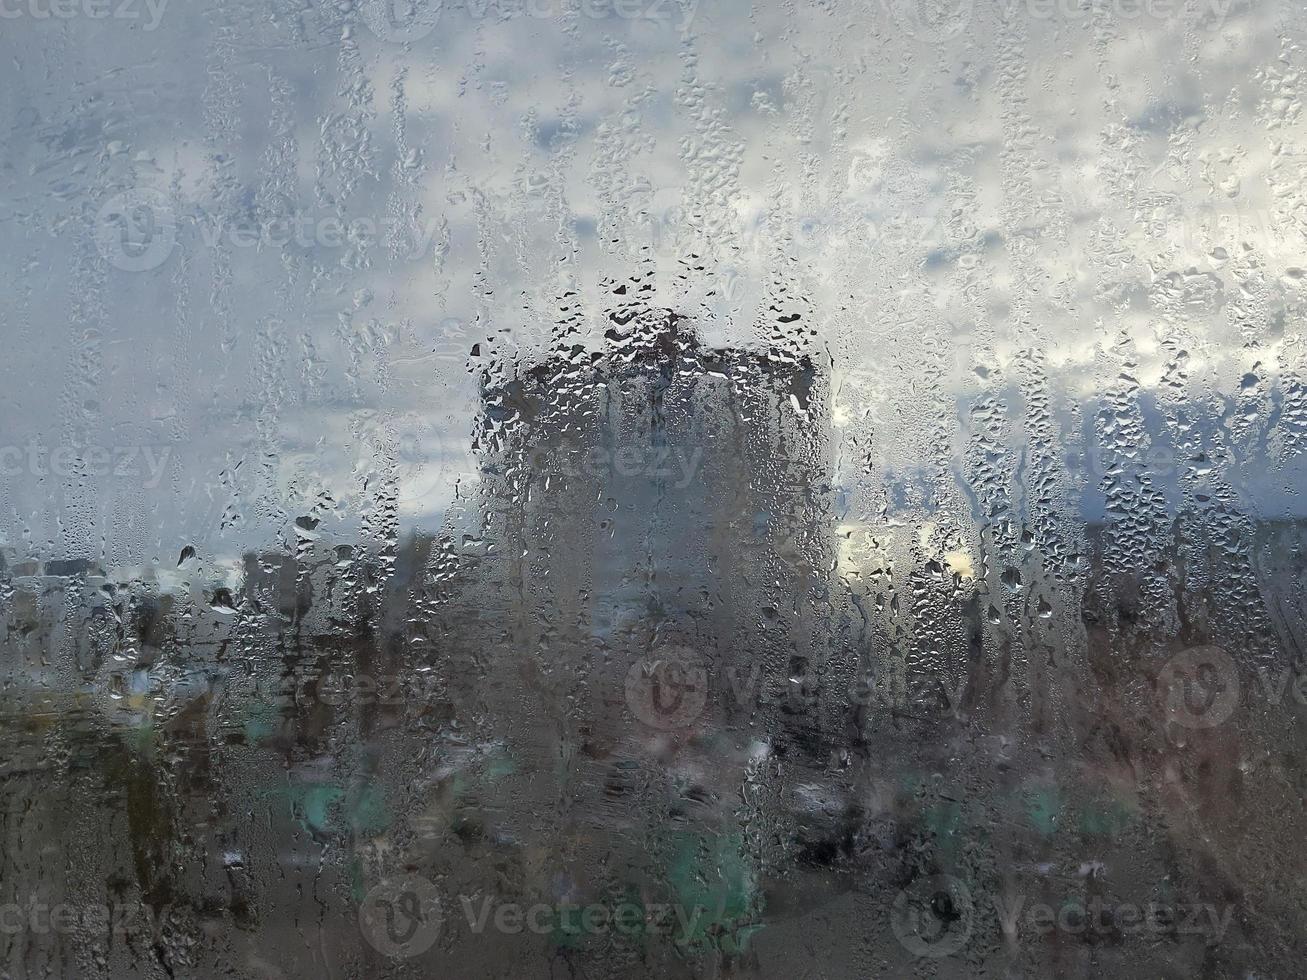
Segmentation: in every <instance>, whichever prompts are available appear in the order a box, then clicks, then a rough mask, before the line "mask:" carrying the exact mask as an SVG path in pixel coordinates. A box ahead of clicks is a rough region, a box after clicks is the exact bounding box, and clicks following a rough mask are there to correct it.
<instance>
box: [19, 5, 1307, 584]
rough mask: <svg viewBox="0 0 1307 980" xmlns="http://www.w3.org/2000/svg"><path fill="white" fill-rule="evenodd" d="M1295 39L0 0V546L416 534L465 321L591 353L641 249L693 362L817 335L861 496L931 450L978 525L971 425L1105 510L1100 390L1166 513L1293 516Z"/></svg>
mask: <svg viewBox="0 0 1307 980" xmlns="http://www.w3.org/2000/svg"><path fill="white" fill-rule="evenodd" d="M417 2H418V3H419V4H421V3H423V2H425V0H417ZM56 10H57V12H58V16H55V15H54V14H55V11H56ZM106 10H107V11H108V13H109V15H108V16H105V17H101V16H99V15H100V14H103V13H104V12H105V11H106ZM1305 32H1307V18H1305V17H1304V16H1303V15H1302V12H1301V9H1300V8H1297V7H1296V6H1295V5H1294V4H1291V3H1288V2H1284V3H1280V2H1266V0H1252V2H1249V0H1229V2H1228V3H1227V2H1226V0H1189V2H1188V3H1180V2H1178V0H1177V2H1172V3H1168V2H1166V0H1094V2H1091V3H1086V4H1071V3H1070V2H1069V0H1058V2H1041V0H1020V2H1017V0H997V2H994V3H988V2H987V3H984V4H981V3H979V2H976V3H975V4H972V3H970V2H968V0H962V2H960V3H948V2H934V0H929V2H924V0H923V2H922V3H913V2H912V0H864V2H853V3H847V2H831V3H818V2H804V3H780V2H770V0H769V2H765V3H764V2H758V3H755V4H752V5H751V4H748V3H743V2H732V0H699V2H697V3H692V0H638V2H637V0H584V2H581V0H575V2H568V3H564V2H563V0H529V2H528V0H522V2H520V3H516V4H509V3H507V2H503V3H499V2H496V0H485V2H471V0H469V2H465V3H457V4H451V3H446V4H444V5H443V6H440V7H436V6H428V7H422V6H419V7H418V8H416V11H413V10H408V9H406V8H405V7H404V5H403V4H400V8H399V9H398V10H397V11H396V10H392V11H389V12H387V11H386V10H384V9H382V7H381V6H380V5H378V4H373V3H364V4H361V5H353V6H351V5H350V4H348V3H345V4H340V3H328V2H325V0H323V2H319V0H312V2H310V3H307V4H292V3H289V2H285V0H271V2H269V0H257V2H248V3H231V2H223V3H213V2H187V3H182V2H180V0H170V2H168V0H153V2H152V3H147V2H146V0H131V2H126V3H124V2H123V0H111V3H110V4H109V5H107V7H106V6H105V5H102V4H100V3H98V2H97V0H60V2H58V3H56V4H55V7H54V8H52V7H51V6H50V4H49V2H48V0H0V55H3V57H0V127H3V130H4V138H3V139H2V140H0V181H2V183H0V187H3V190H0V259H3V262H4V264H5V268H6V269H7V270H8V271H9V275H8V276H7V277H6V286H5V288H4V298H3V302H2V303H0V332H2V336H3V337H4V339H5V340H6V341H7V343H6V344H5V356H4V357H3V358H0V399H3V402H2V403H0V413H2V415H3V418H4V426H3V437H2V441H3V445H0V543H2V544H4V545H7V546H8V547H11V548H14V549H16V550H17V551H18V552H20V553H30V554H39V555H57V556H61V557H66V556H90V557H97V556H101V557H103V558H104V559H105V560H107V561H108V562H110V563H114V564H133V563H141V562H148V561H150V560H151V559H152V558H155V557H159V558H161V559H163V560H165V561H166V560H169V559H173V560H175V555H176V554H177V553H178V552H179V550H180V548H181V547H182V546H183V545H184V544H188V543H194V544H198V545H199V546H200V547H202V548H207V549H208V550H210V551H212V552H215V553H216V552H226V553H234V552H236V551H238V550H239V549H240V548H242V547H246V546H250V545H268V544H271V543H274V542H277V541H280V540H284V539H285V537H286V535H287V533H288V532H287V529H288V527H289V524H290V522H291V521H293V519H294V518H295V517H296V516H298V515H300V514H303V513H309V512H312V513H314V514H316V515H317V516H319V517H320V518H321V519H322V520H324V521H325V525H324V527H325V528H326V529H327V530H329V531H330V532H331V533H334V534H340V535H342V536H343V537H346V538H348V537H349V536H351V535H354V534H357V533H359V528H360V526H361V525H362V524H363V523H364V522H365V521H366V519H367V515H369V514H371V513H374V512H377V511H378V509H379V508H380V509H381V510H382V511H384V508H385V504H386V501H387V499H388V498H389V496H390V495H392V494H397V498H398V513H399V516H400V521H401V527H402V529H409V528H413V527H420V526H435V525H436V524H438V522H439V519H440V515H441V514H442V512H443V511H444V510H445V508H446V506H447V505H448V502H449V500H450V499H451V497H452V495H453V493H454V487H455V481H456V480H460V479H461V480H462V485H463V486H464V487H466V486H467V485H468V483H469V481H474V480H475V477H474V475H473V473H472V470H473V469H474V465H475V464H474V460H473V459H472V458H471V456H470V453H469V450H468V445H467V443H468V435H469V433H470V428H471V427H470V420H471V418H472V415H473V412H474V411H475V398H474V388H473V384H472V376H471V374H470V372H469V370H468V367H469V352H470V351H471V349H472V347H473V345H474V344H477V343H480V344H481V345H482V347H481V350H482V356H483V357H491V356H496V357H506V358H511V357H513V356H518V357H521V358H524V359H527V360H529V359H530V357H531V356H532V352H533V351H535V350H538V349H539V347H540V346H541V345H542V344H543V343H545V342H546V341H547V339H548V337H549V336H550V333H551V331H552V330H554V329H556V328H557V327H558V325H559V324H560V322H566V321H569V320H570V321H574V322H575V323H576V324H577V325H578V326H579V328H580V330H581V335H582V336H583V337H585V338H588V339H589V341H590V342H598V338H599V337H601V336H602V333H603V331H604V329H605V328H606V325H607V324H606V317H605V309H606V304H608V303H609V302H610V301H611V299H612V297H611V295H610V294H609V292H608V289H607V288H606V287H604V286H603V283H604V282H605V279H606V278H607V279H617V278H621V277H625V276H629V275H632V274H635V273H637V272H641V271H642V270H648V271H652V272H654V273H655V274H654V276H653V280H652V281H654V282H655V284H656V288H655V290H654V292H653V293H652V294H651V296H650V302H651V303H653V304H656V305H661V306H666V307H670V308H674V309H678V310H680V311H682V312H684V313H685V314H686V315H687V316H688V317H689V318H690V319H691V320H693V321H694V322H695V323H697V324H698V325H699V328H700V329H701V330H702V331H703V332H704V334H705V336H706V337H707V338H708V339H710V340H713V341H720V342H726V341H729V342H732V343H747V344H763V343H767V342H768V340H769V338H770V337H772V336H773V334H776V333H784V334H790V335H793V334H795V333H798V332H803V333H805V336H806V339H807V340H808V341H809V342H810V343H812V344H813V345H814V346H815V347H816V348H818V349H823V350H829V352H830V354H831V358H832V361H833V363H834V365H835V379H834V382H833V391H834V400H833V404H832V406H831V418H830V420H829V424H830V425H831V426H832V428H833V439H834V442H833V445H834V446H835V447H836V451H835V453H834V458H833V459H832V461H831V472H832V478H833V479H834V480H835V482H836V484H837V486H839V487H841V488H843V489H845V490H846V491H847V495H848V501H849V503H848V506H849V508H850V514H851V515H852V516H853V517H855V518H856V517H858V515H859V513H860V512H861V511H865V512H866V513H868V514H871V513H874V512H875V510H876V508H877V507H878V506H880V504H882V503H887V504H888V505H889V506H892V507H897V508H902V509H903V510H904V511H905V513H910V512H912V511H913V510H914V509H924V508H926V507H927V502H925V501H923V499H922V494H919V493H917V492H916V491H914V490H912V489H911V488H912V486H913V485H914V483H917V482H920V481H921V480H929V479H931V478H932V477H931V476H930V474H931V473H938V472H945V473H948V474H949V476H948V480H949V481H951V482H952V483H953V484H956V485H954V486H950V487H948V488H941V489H937V490H936V491H935V492H934V494H933V496H934V497H935V498H936V499H935V500H933V501H931V502H929V506H930V508H932V509H933V508H934V507H941V508H944V509H945V510H947V509H948V508H950V507H952V508H956V509H958V511H959V512H958V513H957V514H956V515H955V516H956V518H957V520H959V521H963V520H965V519H966V515H965V514H963V513H962V510H964V509H965V508H966V507H967V506H968V505H967V504H966V501H967V500H968V499H969V491H972V490H974V486H973V484H974V483H975V482H976V480H978V479H980V475H979V474H978V472H977V469H976V467H977V465H978V464H977V463H976V459H977V456H976V454H977V452H987V451H988V450H980V449H977V447H978V446H985V445H989V446H990V447H991V448H994V447H997V448H996V449H995V459H996V462H995V464H994V465H995V466H996V468H997V472H998V474H999V475H998V477H997V479H998V480H999V481H1000V482H1003V481H1008V483H1009V484H1010V489H1011V492H1012V493H1014V494H1017V495H1020V494H1021V493H1025V492H1029V491H1027V490H1026V489H1025V484H1024V483H1023V482H1022V481H1023V480H1024V477H1023V476H1022V474H1023V473H1024V472H1025V469H1026V467H1027V466H1028V462H1029V459H1030V458H1032V456H1039V455H1040V454H1041V453H1044V454H1046V455H1050V456H1052V457H1053V458H1056V459H1058V460H1062V461H1064V463H1065V470H1066V472H1065V473H1064V474H1062V475H1061V476H1060V477H1059V479H1061V480H1062V481H1063V483H1062V484H1060V485H1061V486H1064V488H1065V490H1066V499H1067V501H1068V503H1067V504H1066V506H1068V507H1070V508H1073V509H1074V508H1082V511H1081V516H1082V517H1087V518H1089V519H1094V518H1095V517H1096V516H1098V513H1096V511H1097V512H1101V500H1100V499H1099V495H1098V494H1097V491H1096V490H1095V489H1094V488H1095V487H1097V485H1098V483H1099V482H1100V480H1101V479H1102V476H1103V474H1104V473H1106V472H1108V471H1110V470H1111V469H1112V467H1113V465H1114V462H1113V461H1114V459H1115V458H1116V457H1114V456H1113V451H1112V450H1111V449H1110V446H1109V448H1108V449H1107V450H1104V449H1103V448H1102V447H1101V446H1098V445H1096V443H1098V442H1107V443H1111V442H1112V440H1113V439H1115V440H1116V442H1117V445H1118V449H1119V448H1120V446H1121V445H1122V444H1123V442H1122V440H1124V441H1125V443H1128V442H1129V441H1130V440H1131V439H1132V438H1135V437H1134V436H1132V435H1131V433H1132V432H1134V431H1135V430H1134V429H1131V428H1130V425H1128V424H1127V425H1126V426H1125V428H1124V429H1121V430H1118V429H1116V428H1113V426H1111V425H1109V426H1108V427H1107V429H1103V428H1102V423H1101V422H1099V421H1096V416H1095V414H1094V408H1095V407H1096V406H1097V405H1098V404H1099V403H1100V402H1102V401H1103V400H1106V401H1107V403H1109V404H1111V405H1113V406H1115V407H1114V408H1113V409H1112V411H1113V412H1116V411H1118V410H1119V411H1120V412H1122V413H1124V415H1125V416H1130V417H1131V418H1135V417H1136V416H1137V419H1136V421H1138V423H1139V425H1141V426H1142V429H1141V430H1140V431H1143V432H1145V433H1147V435H1148V438H1149V439H1150V440H1153V441H1155V442H1156V446H1154V447H1151V448H1150V447H1142V448H1146V449H1148V450H1149V452H1151V453H1152V455H1151V456H1146V457H1145V458H1146V459H1147V460H1148V462H1147V466H1148V467H1150V468H1151V470H1152V471H1153V475H1154V477H1155V479H1156V480H1157V482H1158V483H1159V485H1164V486H1166V487H1167V488H1168V493H1170V494H1171V495H1172V498H1173V499H1172V504H1171V506H1174V507H1179V506H1182V504H1183V493H1184V487H1185V486H1186V481H1188V484H1189V485H1190V491H1192V490H1193V485H1196V484H1195V481H1200V482H1202V481H1216V482H1217V483H1218V484H1220V486H1221V487H1222V488H1224V491H1223V492H1228V493H1230V494H1232V495H1233V499H1237V500H1238V501H1239V504H1240V506H1241V507H1243V508H1245V509H1246V510H1247V512H1248V513H1250V514H1252V515H1255V516H1259V517H1274V516H1280V515H1283V514H1285V513H1290V512H1292V513H1301V512H1302V503H1301V501H1300V499H1299V498H1298V497H1297V496H1296V495H1295V493H1294V492H1293V488H1294V487H1295V486H1296V485H1300V484H1301V482H1302V481H1301V479H1300V473H1301V468H1300V465H1299V461H1300V459H1301V458H1302V452H1303V450H1304V448H1307V446H1305V445H1304V440H1307V434H1305V433H1304V432H1303V427H1304V425H1305V424H1307V415H1294V405H1295V402H1294V398H1295V397H1296V398H1301V397H1302V394H1301V392H1300V391H1298V393H1297V394H1296V395H1295V394H1294V392H1295V390H1296V389H1295V387H1294V386H1295V384H1296V385H1301V384H1302V382H1303V372H1304V367H1305V366H1307V348H1305V347H1304V343H1303V339H1302V335H1301V323H1302V317H1301V315H1300V313H1301V310H1302V306H1303V303H1304V288H1305V286H1307V278H1305V276H1304V271H1303V270H1304V268H1307V258H1305V257H1304V249H1303V245H1304V229H1307V204H1305V202H1304V200H1303V196H1302V191H1301V188H1302V187H1303V186H1304V176H1305V173H1304V171H1305V169H1307V133H1305V132H1304V127H1305V126H1307V123H1304V120H1303V119H1302V116H1301V104H1300V101H1299V94H1300V89H1301V82H1300V80H1299V76H1300V73H1301V72H1302V70H1303V61H1304V55H1303V52H1302V50H1301V43H1302V38H1303V35H1304V33H1305ZM691 256H695V258H691ZM641 263H644V264H643V265H642V264H641ZM795 313H797V314H799V316H798V319H794V314H795ZM782 320H784V321H785V322H781V321H782ZM1045 397H1046V398H1047V399H1048V403H1047V410H1045V409H1043V408H1041V405H1042V404H1043V402H1042V401H1041V399H1043V398H1045ZM994 405H997V406H998V408H997V409H994V408H993V406H994ZM1304 411H1307V408H1305V409H1304ZM1122 433H1124V434H1122ZM986 440H989V442H988V443H987V442H986ZM1195 440H1197V441H1196V442H1195ZM1196 450H1201V451H1202V452H1205V453H1207V454H1208V455H1209V456H1210V459H1211V462H1210V465H1209V464H1208V463H1205V462H1204V463H1200V464H1199V466H1198V467H1197V469H1198V470H1201V471H1202V472H1201V473H1197V474H1195V473H1193V472H1191V470H1192V469H1193V468H1192V467H1190V466H1189V464H1188V459H1189V458H1190V457H1192V456H1193V455H1194V452H1195V451H1196ZM1168 461H1169V462H1168ZM923 474H924V475H923ZM985 479H989V477H988V476H985ZM926 496H931V494H926ZM860 509H861V511H860ZM923 512H924V510H923Z"/></svg>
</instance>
